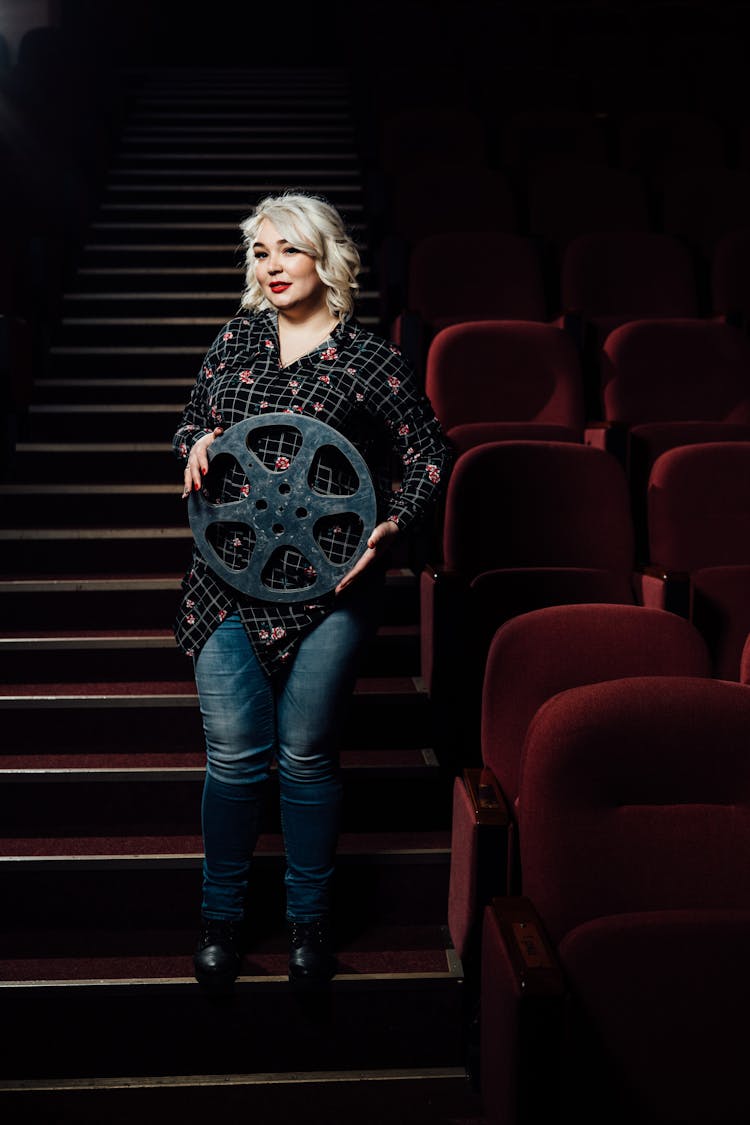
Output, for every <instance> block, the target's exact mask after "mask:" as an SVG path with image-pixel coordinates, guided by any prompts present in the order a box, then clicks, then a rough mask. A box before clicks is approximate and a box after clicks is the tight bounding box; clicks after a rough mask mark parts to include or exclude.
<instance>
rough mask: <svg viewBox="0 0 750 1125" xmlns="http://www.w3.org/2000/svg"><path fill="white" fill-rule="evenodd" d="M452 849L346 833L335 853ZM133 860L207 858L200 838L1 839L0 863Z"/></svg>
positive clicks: (436, 839)
mask: <svg viewBox="0 0 750 1125" xmlns="http://www.w3.org/2000/svg"><path fill="white" fill-rule="evenodd" d="M449 849H450V832H449V831H447V830H446V831H435V830H430V831H421V832H416V831H410V832H392V831H389V832H382V833H377V832H360V833H346V832H344V833H342V835H341V837H340V839H339V844H338V850H337V854H338V856H339V857H344V856H354V857H363V856H374V855H402V856H404V855H409V854H423V855H428V856H429V855H432V856H434V857H435V858H439V857H441V856H444V855H445V854H446V853H447V852H448V851H449ZM255 854H256V856H257V857H258V858H260V857H262V856H264V855H265V856H282V855H283V854H284V844H283V839H282V837H281V836H280V835H275V834H273V833H265V834H263V835H261V837H260V839H259V840H258V845H257V848H256V853H255ZM125 856H127V857H129V858H134V859H138V860H142V861H144V862H146V861H148V860H149V859H157V858H160V857H165V856H169V857H175V858H176V857H180V858H185V859H192V860H195V861H196V862H197V861H199V860H200V859H201V858H202V856H203V842H202V839H201V837H200V836H199V835H174V836H169V835H162V836H150V835H148V836H147V835H143V836H70V837H67V836H64V837H61V836H27V837H6V838H0V864H5V863H8V862H14V861H16V860H23V859H42V858H47V859H52V860H56V861H64V860H66V859H69V860H73V861H75V860H77V859H79V858H80V859H86V858H90V859H94V858H97V859H102V860H105V861H106V860H107V859H116V858H118V857H125Z"/></svg>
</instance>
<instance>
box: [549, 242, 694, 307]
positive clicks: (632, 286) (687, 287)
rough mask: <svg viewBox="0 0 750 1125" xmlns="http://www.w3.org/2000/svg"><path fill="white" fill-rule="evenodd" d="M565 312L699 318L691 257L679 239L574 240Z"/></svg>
mask: <svg viewBox="0 0 750 1125" xmlns="http://www.w3.org/2000/svg"><path fill="white" fill-rule="evenodd" d="M560 297H561V303H562V306H563V308H564V309H565V310H575V311H578V312H580V313H583V314H584V315H585V316H598V315H609V314H613V313H614V314H618V315H622V316H627V317H628V318H629V319H635V318H636V317H638V316H663V317H670V316H687V317H692V316H697V315H698V295H697V286H696V278H695V270H694V266H693V262H692V260H691V257H690V254H689V252H688V250H687V248H686V247H685V246H683V244H682V243H681V242H679V241H678V240H677V239H676V238H672V237H671V236H670V235H667V234H656V233H653V232H644V231H630V232H617V231H615V232H604V233H599V234H583V235H580V236H579V237H578V238H574V239H572V240H571V241H570V242H569V243H568V245H567V247H566V249H565V252H564V254H563V259H562V263H561V268H560Z"/></svg>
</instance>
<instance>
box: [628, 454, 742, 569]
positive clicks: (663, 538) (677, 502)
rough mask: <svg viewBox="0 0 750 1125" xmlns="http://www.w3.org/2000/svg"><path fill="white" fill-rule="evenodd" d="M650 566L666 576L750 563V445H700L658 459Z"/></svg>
mask: <svg viewBox="0 0 750 1125" xmlns="http://www.w3.org/2000/svg"><path fill="white" fill-rule="evenodd" d="M648 541H649V545H648V554H649V561H650V562H651V563H653V564H654V565H656V566H660V567H663V568H664V569H665V570H667V571H685V572H688V573H689V572H690V571H693V570H697V569H698V568H699V567H706V566H724V565H731V564H739V563H750V441H716V442H713V441H712V442H701V443H698V444H695V445H684V446H679V447H678V448H676V449H670V450H667V452H666V453H662V454H661V455H660V456H659V457H657V458H656V460H655V461H654V464H653V466H652V468H651V473H650V475H649V482H648Z"/></svg>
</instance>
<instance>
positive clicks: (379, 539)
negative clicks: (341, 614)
mask: <svg viewBox="0 0 750 1125" xmlns="http://www.w3.org/2000/svg"><path fill="white" fill-rule="evenodd" d="M397 534H398V527H397V526H396V524H395V523H394V522H393V520H386V521H385V522H384V523H379V524H378V525H377V527H375V528H374V529H373V531H372V534H371V535H370V538H369V539H368V540H367V550H366V551H365V553H364V554H363V555H362V558H361V559H360V560H359V561H358V562H357V564H356V565H355V566H353V567H352V569H351V570H350V571H349V573H348V574H345V575H344V577H343V578H342V579H341V581H340V582H339V584H338V586H337V587H336V593H337V594H340V593H341V591H342V590H345V589H346V587H347V586H348V585H349V583H350V582H353V581H354V579H355V578H356V577H357V576H358V575H360V574H361V573H362V571H363V570H365V569H366V568H367V567H368V566H369V565H370V563H371V562H373V561H374V560H375V559H376V558H377V557H378V556H379V555H382V553H383V551H384V550H385V549H386V548H387V546H388V543H389V540H390V539H391V538H392V537H393V536H394V535H397Z"/></svg>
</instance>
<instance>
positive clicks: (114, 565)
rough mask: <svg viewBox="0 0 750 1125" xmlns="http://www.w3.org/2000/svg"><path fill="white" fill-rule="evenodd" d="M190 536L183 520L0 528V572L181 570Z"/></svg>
mask: <svg viewBox="0 0 750 1125" xmlns="http://www.w3.org/2000/svg"><path fill="white" fill-rule="evenodd" d="M192 544H193V537H192V533H191V531H190V527H189V526H188V525H187V523H185V524H183V525H182V526H172V527H170V526H166V527H165V526H158V527H137V526H136V527H112V526H109V527H81V528H55V527H44V526H40V527H23V528H0V552H2V567H3V573H4V574H5V575H10V574H27V575H32V574H44V573H48V572H49V571H50V570H53V571H54V572H55V573H57V574H59V575H63V574H74V573H75V574H81V573H83V574H85V573H87V572H88V573H95V574H96V573H101V572H108V571H109V572H114V571H117V570H128V569H132V570H134V571H144V570H151V571H184V570H186V569H187V568H188V567H189V565H190V559H191V555H192Z"/></svg>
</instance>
